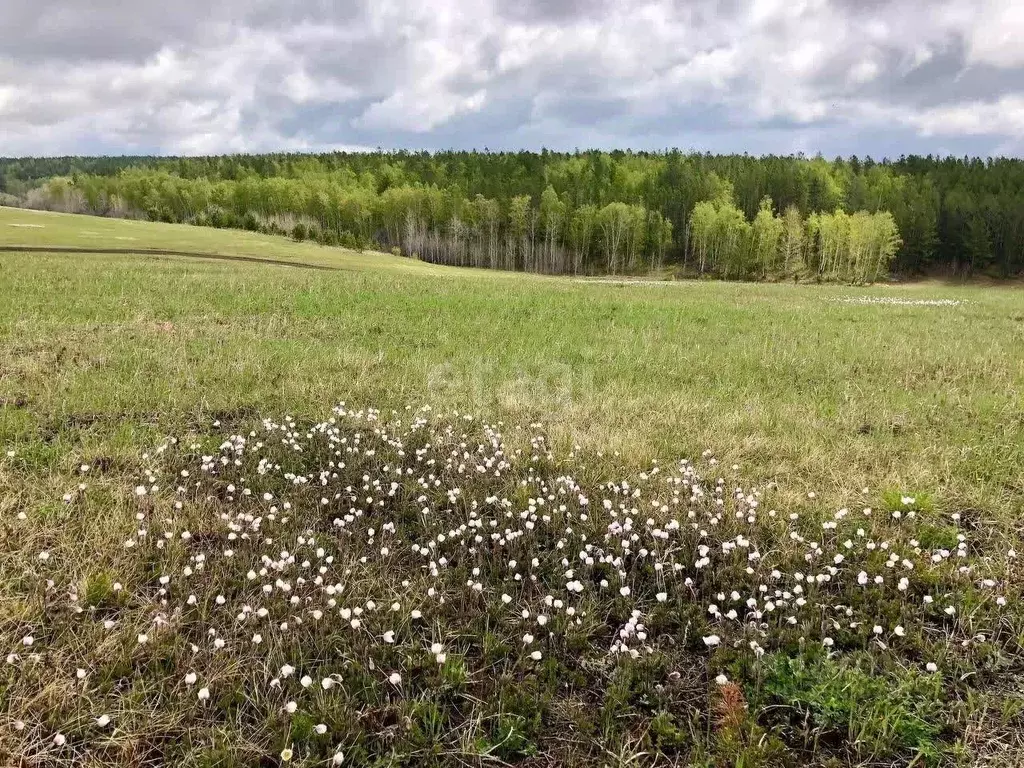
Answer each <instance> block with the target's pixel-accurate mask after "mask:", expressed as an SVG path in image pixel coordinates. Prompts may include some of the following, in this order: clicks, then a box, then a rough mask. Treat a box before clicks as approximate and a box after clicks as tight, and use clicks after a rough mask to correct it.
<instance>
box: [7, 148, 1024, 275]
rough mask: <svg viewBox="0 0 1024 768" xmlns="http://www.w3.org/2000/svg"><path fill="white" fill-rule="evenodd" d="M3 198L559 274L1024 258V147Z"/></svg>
mask: <svg viewBox="0 0 1024 768" xmlns="http://www.w3.org/2000/svg"><path fill="white" fill-rule="evenodd" d="M0 204H4V205H19V206H25V207H32V208H41V209H50V210H60V211H68V212H77V213H87V214H93V215H100V216H117V217H135V218H146V219H152V220H160V221H167V222H183V223H190V224H195V225H202V226H216V227H229V228H240V229H249V230H259V231H265V232H273V233H279V234H285V235H288V236H291V237H294V238H296V239H300V240H305V239H309V240H316V241H318V242H321V243H324V244H327V245H344V246H348V247H355V248H378V249H386V250H391V251H393V252H396V253H402V254H404V255H406V256H411V257H416V258H420V259H424V260H427V261H431V262H436V263H443V264H452V265H460V266H475V267H489V268H496V269H507V270H525V271H531V272H543V273H552V274H641V273H650V272H660V273H666V272H670V273H673V274H679V275H709V276H717V277H721V278H725V279H742V280H780V279H787V280H788V279H793V280H812V281H813V280H821V281H841V282H854V283H859V282H872V281H876V280H880V279H885V278H888V277H890V276H901V277H914V276H920V275H944V276H971V275H985V276H991V277H1000V278H1004V277H1011V276H1015V275H1019V274H1021V273H1022V272H1024V161H1021V160H1016V159H988V160H981V159H971V158H953V157H942V158H936V157H917V156H910V157H902V158H899V159H898V160H888V161H881V162H876V161H873V160H871V159H870V158H868V159H864V160H860V159H858V158H857V157H851V158H837V159H834V160H827V159H824V158H822V157H804V156H787V157H780V156H764V157H753V156H748V155H710V154H696V153H685V152H681V151H676V150H673V151H666V152H631V151H614V152H605V151H597V150H594V151H587V152H574V153H559V152H549V151H541V152H490V151H484V152H476V151H473V152H454V151H453V152H437V153H430V152H405V151H396V152H385V151H378V152H372V153H325V154H263V155H229V156H213V157H141V156H138V157H127V156H126V157H63V158H8V159H4V158H0Z"/></svg>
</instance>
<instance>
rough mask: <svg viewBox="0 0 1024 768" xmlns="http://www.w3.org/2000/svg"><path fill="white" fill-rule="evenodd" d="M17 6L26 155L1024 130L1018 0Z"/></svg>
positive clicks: (10, 64) (1023, 26) (1, 54)
mask: <svg viewBox="0 0 1024 768" xmlns="http://www.w3.org/2000/svg"><path fill="white" fill-rule="evenodd" d="M7 4H8V5H11V6H12V8H11V9H10V10H9V12H8V18H10V19H12V20H13V22H14V23H16V24H17V25H18V27H19V28H20V29H22V30H24V34H25V35H26V36H27V37H29V38H30V39H31V42H32V44H31V45H29V44H28V42H27V41H25V40H20V39H16V40H6V41H5V43H4V45H3V46H2V47H0V124H2V125H3V131H4V136H3V146H2V147H0V151H3V152H4V153H7V154H11V153H48V154H54V153H67V152H88V151H90V148H93V149H104V150H106V151H113V150H116V151H163V152H190V153H194V152H217V151H244V150H266V149H288V148H319V147H325V148H326V147H331V146H351V145H355V146H365V145H380V146H401V145H405V146H425V147H433V146H466V147H473V146H477V147H478V146H484V145H490V146H492V147H496V146H516V145H522V144H523V143H524V142H528V143H529V144H530V145H532V146H537V145H539V144H545V145H547V146H562V147H573V146H586V145H587V143H588V142H599V143H601V144H604V145H617V146H629V145H633V146H649V145H651V144H655V145H658V146H665V145H666V144H682V145H684V146H686V145H697V146H701V147H703V148H709V149H715V148H725V147H726V145H725V144H724V143H723V142H725V141H726V140H727V141H728V142H729V144H728V147H727V148H729V149H737V148H740V149H742V148H744V137H747V142H746V143H747V144H749V145H750V147H751V149H752V150H753V149H754V148H760V149H762V150H763V149H765V148H774V149H776V150H777V151H790V150H791V149H792V148H794V147H799V148H801V149H805V148H806V149H810V150H812V151H813V150H816V149H820V150H822V151H825V152H829V151H830V146H831V145H835V146H843V147H847V146H850V142H853V141H855V140H856V137H858V136H866V135H869V134H872V132H874V133H875V134H877V133H878V132H879V131H882V130H884V129H886V128H887V127H889V126H892V125H894V124H896V125H902V126H905V127H906V130H909V131H913V132H914V133H915V134H916V139H915V140H914V141H912V142H911V143H910V144H908V146H907V147H906V151H908V152H910V151H922V152H926V151H934V148H935V147H937V146H939V145H938V144H936V143H934V142H931V141H930V140H931V138H932V137H937V136H941V137H953V138H965V137H967V138H971V137H973V140H974V142H975V143H974V145H973V146H976V147H977V150H976V151H977V152H979V153H982V154H984V153H985V152H988V151H995V150H996V148H997V147H1006V146H1019V142H1017V143H1014V132H1017V133H1019V132H1020V126H1021V123H1020V98H1021V96H1020V94H1021V87H1020V85H1019V84H1020V83H1021V82H1024V46H1020V45H1019V44H1017V43H1016V41H1018V40H1020V39H1024V4H1022V3H1020V2H1016V1H1015V0H999V1H997V0H987V1H986V2H983V3H978V2H975V0H889V2H881V1H878V0H871V1H870V2H868V1H867V0H751V1H750V2H735V3H720V2H714V0H693V2H687V3H678V2H675V1H674V0H619V1H617V2H608V3H599V2H585V3H580V2H574V1H573V0H543V2H538V3H534V2H531V0H521V2H516V3H514V4H504V2H503V0H480V1H479V2H473V3H465V2H460V1H459V0H420V1H419V2H416V1H414V0H377V1H372V0H362V2H359V3H354V4H346V5H344V6H343V7H341V8H340V9H339V8H337V7H333V6H330V5H329V4H313V5H295V4H287V3H285V4H281V3H277V2H272V1H271V0H252V1H251V2H241V0H224V1H223V2H221V3H215V4H210V3H208V2H206V3H202V2H199V0H180V2H179V3H177V4H175V5H171V6H168V5H167V4H165V3H157V2H155V0H138V2H137V3H136V4H135V6H134V13H133V14H132V15H130V16H126V15H125V14H124V13H123V12H122V11H121V10H120V5H119V3H117V2H116V1H115V0H97V2H96V3H94V4H89V5H88V7H86V5H85V4H80V3H77V2H74V1H73V0H8V3H7ZM86 28H88V29H91V30H93V31H92V32H90V34H88V35H83V34H82V31H81V30H82V29H86ZM993 72H994V73H999V74H1000V76H995V75H994V74H993ZM825 126H827V130H826V129H825ZM909 138H913V136H910V137H909ZM872 151H873V149H872V147H870V146H866V147H864V148H863V150H861V152H862V153H870V152H872Z"/></svg>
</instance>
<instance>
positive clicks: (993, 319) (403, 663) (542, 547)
mask: <svg viewBox="0 0 1024 768" xmlns="http://www.w3.org/2000/svg"><path fill="white" fill-rule="evenodd" d="M3 246H32V247H35V248H46V247H54V248H57V247H80V248H95V249H102V248H111V249H123V248H137V249H139V250H140V251H143V250H144V249H147V248H160V249H171V250H180V251H193V252H197V253H207V254H224V255H238V256H248V257H256V258H265V259H268V260H283V261H288V262H291V263H293V264H309V265H316V266H321V267H329V268H330V270H329V271H324V270H312V269H309V270H307V269H301V268H286V267H284V266H281V265H278V264H274V263H269V261H268V263H267V264H254V263H251V262H246V263H241V262H239V263H234V262H228V261H214V260H209V259H203V258H199V257H190V256H157V255H147V254H145V253H141V252H140V253H139V254H135V255H132V254H122V253H88V254H85V253H76V254H71V253H56V252H49V253H48V252H38V251H35V252H18V251H0V604H2V606H3V611H2V613H0V650H2V652H3V654H4V655H5V656H7V660H6V663H5V665H4V667H3V671H2V672H0V756H3V759H2V760H0V762H5V763H11V762H14V763H17V762H18V761H19V760H20V761H21V762H23V763H24V764H27V765H62V764H68V765H70V764H93V765H105V764H117V765H144V764H146V765H148V764H151V765H158V764H164V763H171V764H178V765H257V764H268V765H273V764H278V763H284V762H287V763H290V764H297V765H326V764H353V765H400V764H404V765H424V764H467V765H476V764H488V763H495V764H504V763H523V764H528V765H557V764H564V765H570V764H572V765H593V764H607V765H625V764H631V765H647V764H678V765H743V766H748V767H749V766H760V765H803V764H819V765H892V764H907V763H909V762H911V761H914V760H916V761H918V764H932V765H939V764H962V765H980V764H984V763H985V761H990V762H992V763H994V762H996V761H998V762H1002V763H1007V764H1013V763H1014V761H1020V760H1024V744H1021V743H1020V741H1019V740H1020V737H1019V733H1020V732H1021V726H1022V725H1024V722H1022V719H1021V717H1022V716H1021V705H1022V703H1024V698H1022V695H1021V693H1020V691H1021V683H1022V682H1024V681H1022V678H1021V671H1022V662H1024V655H1022V652H1021V647H1020V638H1021V637H1022V632H1024V612H1022V611H1021V609H1020V607H1019V606H1020V597H1021V595H1020V571H1019V566H1018V565H1017V558H1016V551H1017V550H1021V548H1022V547H1024V541H1022V536H1021V530H1020V523H1019V520H1020V516H1021V511H1022V508H1024V395H1022V393H1024V300H1022V299H1021V296H1020V293H1019V289H1014V288H1013V287H1006V286H1004V287H988V286H978V285H973V286H972V285H946V284H940V283H936V282H929V283H917V284H910V285H885V286H874V287H860V288H851V287H841V286H824V285H795V284H791V283H786V284H756V285H755V284H746V283H727V282H716V281H679V282H663V283H662V282H656V281H628V280H622V281H617V280H609V279H600V280H596V279H595V280H588V279H571V278H555V277H544V276H537V275H524V274H506V273H499V272H484V271H475V270H466V269H456V268H443V267H438V266H434V265H429V264H424V263H421V262H418V261H415V260H410V259H406V258H401V257H396V256H392V255H390V254H381V253H373V252H364V253H355V252H352V251H346V250H344V249H339V248H327V247H321V246H318V245H314V244H307V243H295V242H291V241H289V240H286V239H284V238H276V237H271V236H265V235H254V234H250V233H244V232H232V231H226V230H213V229H202V228H198V227H189V226H185V225H170V224H157V223H147V222H137V221H123V220H112V219H100V218H89V217H82V216H73V215H64V214H52V213H41V212H33V211H21V210H14V209H6V208H0V247H3ZM339 403H344V405H339ZM681 460H686V461H683V462H682V463H681ZM229 553H230V554H229ZM879 578H880V579H882V580H881V581H878V579H879ZM751 601H753V602H751ZM396 606H397V607H396ZM769 606H770V607H769ZM541 617H543V620H542V619H541ZM256 638H259V640H258V641H257V639H256ZM527 638H529V639H527Z"/></svg>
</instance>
